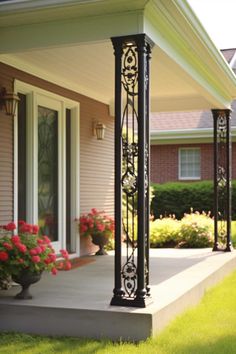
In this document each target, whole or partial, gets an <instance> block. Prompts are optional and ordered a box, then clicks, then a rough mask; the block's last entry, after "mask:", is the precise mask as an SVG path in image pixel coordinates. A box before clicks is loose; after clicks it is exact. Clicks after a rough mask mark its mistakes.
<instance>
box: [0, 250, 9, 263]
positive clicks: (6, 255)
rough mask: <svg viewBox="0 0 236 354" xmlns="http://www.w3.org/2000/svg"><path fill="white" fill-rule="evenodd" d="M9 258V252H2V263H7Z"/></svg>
mask: <svg viewBox="0 0 236 354" xmlns="http://www.w3.org/2000/svg"><path fill="white" fill-rule="evenodd" d="M8 258H9V256H8V254H7V252H5V251H0V261H2V262H6V261H7V260H8Z"/></svg>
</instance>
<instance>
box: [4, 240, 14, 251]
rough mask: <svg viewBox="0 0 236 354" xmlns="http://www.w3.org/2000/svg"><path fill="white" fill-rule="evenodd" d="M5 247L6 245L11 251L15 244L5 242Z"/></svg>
mask: <svg viewBox="0 0 236 354" xmlns="http://www.w3.org/2000/svg"><path fill="white" fill-rule="evenodd" d="M2 245H3V247H5V248H6V249H7V250H8V251H11V250H12V249H13V246H12V245H11V244H10V243H8V242H3V244H2Z"/></svg>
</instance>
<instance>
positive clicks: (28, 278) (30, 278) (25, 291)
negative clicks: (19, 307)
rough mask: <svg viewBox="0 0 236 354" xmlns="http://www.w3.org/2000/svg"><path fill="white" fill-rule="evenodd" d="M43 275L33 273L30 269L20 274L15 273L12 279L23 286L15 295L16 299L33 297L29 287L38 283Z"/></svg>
mask: <svg viewBox="0 0 236 354" xmlns="http://www.w3.org/2000/svg"><path fill="white" fill-rule="evenodd" d="M41 275H42V273H31V272H29V271H23V272H21V273H20V274H18V275H13V276H12V280H13V281H14V282H15V283H17V284H20V285H21V287H22V289H21V291H20V292H19V293H18V294H17V295H16V296H15V299H21V300H28V299H32V295H31V294H30V292H29V287H30V285H31V284H34V283H37V282H38V281H39V280H40V279H41Z"/></svg>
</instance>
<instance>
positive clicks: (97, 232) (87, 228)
mask: <svg viewBox="0 0 236 354" xmlns="http://www.w3.org/2000/svg"><path fill="white" fill-rule="evenodd" d="M77 221H79V230H80V235H81V236H83V237H87V236H91V238H92V242H93V243H94V244H95V245H97V246H99V250H98V251H97V252H96V255H106V254H107V252H106V251H105V249H104V246H105V245H107V244H108V242H109V240H110V239H111V237H112V236H113V233H114V219H113V218H112V217H110V216H108V215H107V214H106V213H105V212H104V211H98V210H97V209H95V208H93V209H91V211H90V212H89V213H87V214H82V215H81V217H80V218H79V220H77Z"/></svg>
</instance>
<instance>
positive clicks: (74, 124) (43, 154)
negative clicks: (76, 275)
mask: <svg viewBox="0 0 236 354" xmlns="http://www.w3.org/2000/svg"><path fill="white" fill-rule="evenodd" d="M28 86H29V85H26V86H25V85H23V86H22V85H19V84H18V91H17V92H18V94H19V96H20V99H21V100H20V103H19V108H18V153H17V160H18V196H17V197H18V210H17V214H18V219H24V220H27V222H30V223H35V224H38V225H39V230H40V231H39V232H40V233H41V234H43V235H47V236H48V237H49V238H50V239H51V241H52V244H53V247H54V249H55V250H56V252H59V250H60V249H62V248H67V249H68V250H69V251H71V252H77V251H78V239H77V236H78V233H77V228H76V225H74V219H75V217H77V216H78V215H79V208H78V205H79V203H78V200H76V199H77V198H79V180H78V179H75V178H74V176H75V175H76V176H78V168H79V160H78V156H79V145H78V142H77V141H78V136H77V135H78V134H79V127H78V107H76V105H78V104H76V103H75V102H73V104H74V106H73V105H72V103H71V102H70V101H69V103H68V102H67V101H65V100H64V99H63V98H62V97H60V96H59V97H58V96H56V95H52V94H50V93H47V92H46V91H42V90H37V89H35V90H34V91H33V92H32V89H31V91H30V92H27V93H24V94H22V87H23V88H24V89H25V87H26V88H28ZM19 87H20V88H19ZM77 253H78V252H77Z"/></svg>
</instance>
